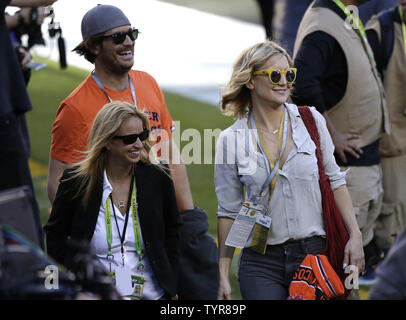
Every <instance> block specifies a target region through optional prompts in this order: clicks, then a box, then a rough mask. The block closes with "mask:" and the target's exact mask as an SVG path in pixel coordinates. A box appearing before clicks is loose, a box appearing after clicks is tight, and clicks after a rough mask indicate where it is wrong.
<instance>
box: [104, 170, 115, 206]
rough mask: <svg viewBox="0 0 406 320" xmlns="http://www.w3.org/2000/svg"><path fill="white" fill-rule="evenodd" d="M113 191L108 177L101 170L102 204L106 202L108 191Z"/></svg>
mask: <svg viewBox="0 0 406 320" xmlns="http://www.w3.org/2000/svg"><path fill="white" fill-rule="evenodd" d="M112 192H113V187H112V185H111V183H110V181H109V178H108V177H107V172H106V170H104V172H103V198H102V200H103V202H102V203H103V205H104V203H106V200H107V198H108V197H109V196H110V193H112Z"/></svg>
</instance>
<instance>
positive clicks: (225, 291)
mask: <svg viewBox="0 0 406 320" xmlns="http://www.w3.org/2000/svg"><path fill="white" fill-rule="evenodd" d="M217 300H231V285H230V281H229V279H227V278H223V279H220V281H219V290H218V293H217Z"/></svg>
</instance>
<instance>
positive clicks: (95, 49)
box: [89, 43, 102, 57]
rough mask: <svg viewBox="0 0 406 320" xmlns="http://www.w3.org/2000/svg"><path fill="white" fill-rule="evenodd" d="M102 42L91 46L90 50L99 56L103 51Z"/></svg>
mask: <svg viewBox="0 0 406 320" xmlns="http://www.w3.org/2000/svg"><path fill="white" fill-rule="evenodd" d="M101 48H102V44H101V43H97V44H95V45H93V46H91V47H90V48H89V50H90V51H91V52H92V53H93V54H94V55H95V56H96V57H97V56H98V55H99V53H100V51H101Z"/></svg>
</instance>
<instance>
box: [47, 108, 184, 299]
mask: <svg viewBox="0 0 406 320" xmlns="http://www.w3.org/2000/svg"><path fill="white" fill-rule="evenodd" d="M148 137H149V122H148V116H147V115H145V114H144V113H142V112H140V111H139V110H137V108H135V107H134V106H133V105H131V104H129V103H126V102H114V101H113V102H112V103H109V104H107V105H105V106H104V107H103V108H102V109H101V110H100V111H99V113H98V114H97V116H96V118H95V120H94V123H93V127H92V130H91V134H90V137H89V147H88V151H87V153H86V156H85V158H84V160H82V161H81V162H79V163H78V164H77V165H76V166H75V167H73V168H71V169H68V170H66V171H65V172H64V175H63V176H62V178H61V184H60V185H59V188H58V192H57V195H56V199H55V202H54V203H53V208H52V213H51V216H50V218H49V221H48V223H47V224H46V226H45V228H44V229H45V232H46V235H47V247H48V254H49V255H50V256H51V257H53V258H54V259H55V260H57V261H58V262H59V263H65V262H66V261H68V260H69V259H72V258H73V257H70V256H69V251H68V250H67V246H66V245H67V240H68V238H70V239H72V240H75V241H85V242H87V243H89V246H90V249H91V250H92V252H93V253H94V254H95V256H96V259H97V260H98V262H99V263H100V264H101V265H102V266H103V267H104V268H105V269H107V271H109V272H110V273H111V275H112V277H113V280H114V281H115V283H116V286H117V289H118V291H119V292H120V293H121V294H122V295H123V297H125V298H130V299H151V300H152V299H164V298H172V299H176V298H177V279H178V260H179V225H180V221H181V219H180V217H179V213H178V208H177V205H176V198H175V193H174V187H173V183H172V180H171V178H170V175H169V173H168V172H167V171H166V168H165V167H163V166H162V165H160V164H154V163H153V162H151V157H150V154H152V153H151V152H150V150H151V143H150V141H149V139H148Z"/></svg>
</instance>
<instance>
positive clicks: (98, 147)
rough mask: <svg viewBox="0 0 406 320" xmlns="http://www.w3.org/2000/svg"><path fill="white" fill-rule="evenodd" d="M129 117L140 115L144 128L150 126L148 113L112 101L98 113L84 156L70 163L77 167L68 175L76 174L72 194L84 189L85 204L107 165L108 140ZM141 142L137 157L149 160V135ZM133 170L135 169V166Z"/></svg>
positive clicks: (109, 140) (150, 145)
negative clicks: (75, 182)
mask: <svg viewBox="0 0 406 320" xmlns="http://www.w3.org/2000/svg"><path fill="white" fill-rule="evenodd" d="M131 117H135V118H138V119H140V120H141V121H142V125H143V127H144V129H149V120H148V119H149V117H148V115H147V114H146V113H144V112H143V111H140V110H139V109H137V107H136V106H134V105H133V104H130V103H128V102H122V101H112V102H111V103H108V104H106V105H105V106H104V107H103V108H102V109H100V111H99V112H98V113H97V115H96V117H95V119H94V122H93V126H92V129H91V131H90V135H89V142H88V150H87V151H86V152H85V157H84V159H83V160H81V161H79V162H77V163H76V164H74V165H73V166H76V168H75V169H74V170H73V172H72V173H73V175H72V176H70V177H69V178H68V179H67V180H69V179H73V178H79V179H78V183H79V185H78V186H77V187H78V188H77V192H76V195H75V197H76V196H78V195H79V194H80V193H81V192H84V197H83V203H84V205H85V207H86V204H87V202H88V200H89V198H90V194H91V191H92V190H93V188H94V186H95V185H96V183H97V179H103V173H104V170H105V168H106V165H107V146H108V144H109V143H110V142H111V141H112V139H113V138H114V137H115V136H116V135H117V133H118V132H119V130H120V128H121V126H122V125H123V123H124V122H125V121H127V120H128V119H130V118H131ZM143 145H144V147H143V149H142V150H141V156H140V161H141V162H143V163H145V164H152V161H151V159H150V156H152V153H151V155H150V150H151V147H152V143H151V140H150V139H149V137H148V139H147V140H145V141H144V142H143ZM133 170H135V166H134V168H133Z"/></svg>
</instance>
